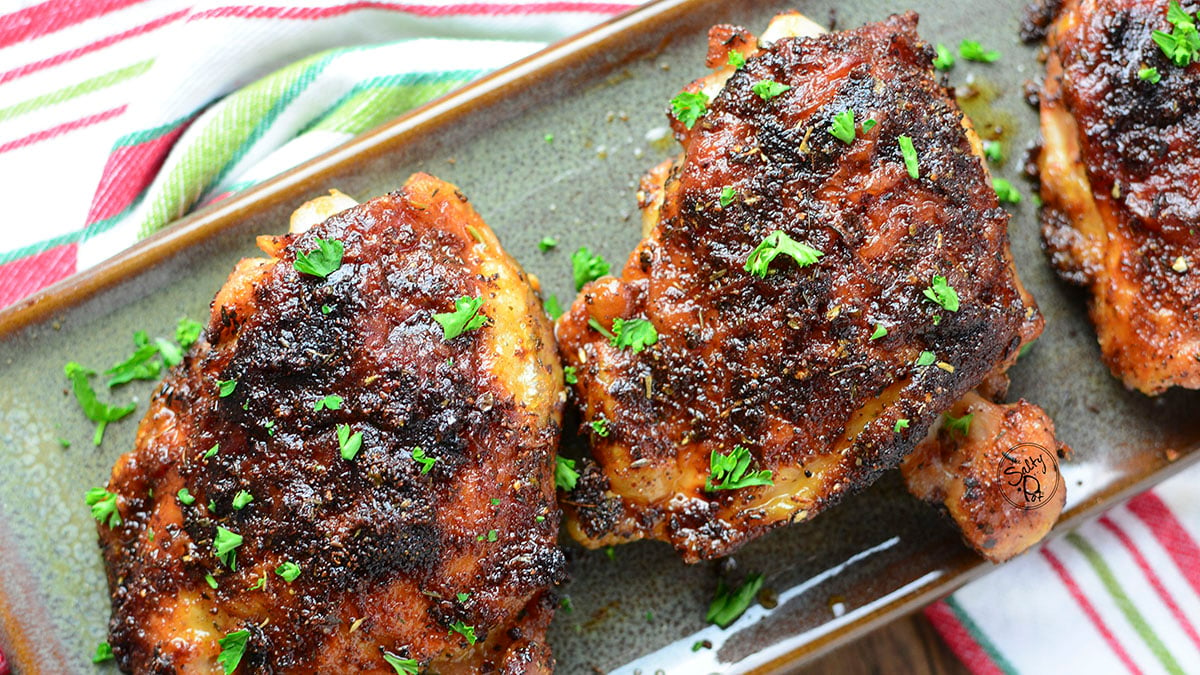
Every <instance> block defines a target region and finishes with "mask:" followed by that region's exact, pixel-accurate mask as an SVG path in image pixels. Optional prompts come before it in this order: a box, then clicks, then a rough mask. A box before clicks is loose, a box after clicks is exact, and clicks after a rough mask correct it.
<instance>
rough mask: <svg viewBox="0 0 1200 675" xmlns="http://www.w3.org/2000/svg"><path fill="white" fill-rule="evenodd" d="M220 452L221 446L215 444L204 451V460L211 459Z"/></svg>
mask: <svg viewBox="0 0 1200 675" xmlns="http://www.w3.org/2000/svg"><path fill="white" fill-rule="evenodd" d="M220 451H221V444H220V443H217V444H216V445H214V446H212V447H211V448H209V449H208V450H205V451H204V459H212V458H213V457H214V456H215V455H216V454H217V453H218V452H220Z"/></svg>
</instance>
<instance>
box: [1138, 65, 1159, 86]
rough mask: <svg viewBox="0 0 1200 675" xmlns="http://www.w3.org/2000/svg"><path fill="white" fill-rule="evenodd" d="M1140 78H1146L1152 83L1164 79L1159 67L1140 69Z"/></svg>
mask: <svg viewBox="0 0 1200 675" xmlns="http://www.w3.org/2000/svg"><path fill="white" fill-rule="evenodd" d="M1138 79H1139V80H1145V81H1147V82H1149V83H1150V84H1158V83H1159V81H1160V80H1162V75H1159V74H1158V68H1142V69H1140V70H1138Z"/></svg>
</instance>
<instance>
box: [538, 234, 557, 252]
mask: <svg viewBox="0 0 1200 675" xmlns="http://www.w3.org/2000/svg"><path fill="white" fill-rule="evenodd" d="M555 246H558V240H557V239H555V238H554V237H542V239H541V241H539V242H538V249H539V250H541V252H542V253H545V252H546V251H549V250H550V249H552V248H554V247H555Z"/></svg>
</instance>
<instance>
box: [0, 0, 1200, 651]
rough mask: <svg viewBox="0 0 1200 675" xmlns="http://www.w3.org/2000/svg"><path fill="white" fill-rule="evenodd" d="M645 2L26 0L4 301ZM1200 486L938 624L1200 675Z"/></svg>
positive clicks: (9, 104) (19, 38)
mask: <svg viewBox="0 0 1200 675" xmlns="http://www.w3.org/2000/svg"><path fill="white" fill-rule="evenodd" d="M632 6H634V0H629V1H627V2H584V1H582V0H565V1H546V2H537V1H534V0H487V1H481V2H465V1H461V0H459V1H453V2H436V1H434V0H409V1H407V2H382V1H379V2H366V1H351V0H344V1H343V2H334V3H317V2H273V1H271V0H265V1H263V2H256V3H255V4H253V5H236V4H235V5H226V4H217V3H212V2H206V3H192V2H186V1H183V0H48V1H46V2H41V3H37V4H33V3H29V2H23V3H17V4H16V5H15V6H14V10H10V13H9V14H4V15H0V178H2V179H3V185H4V188H5V191H6V194H8V195H9V199H8V202H7V203H6V204H5V206H6V209H7V213H8V216H7V217H6V218H5V220H4V221H3V222H0V234H2V235H3V237H2V239H0V306H4V305H8V304H10V303H12V302H14V301H16V300H19V299H20V298H22V297H24V296H26V295H28V294H30V293H32V292H33V291H36V290H38V289H39V288H42V287H44V286H46V285H49V284H51V283H53V282H55V281H58V280H60V279H62V278H64V277H66V276H68V275H70V274H73V273H74V272H76V271H78V270H81V269H84V268H86V267H89V266H91V265H94V264H96V263H97V262H99V261H101V260H103V259H105V258H107V257H109V256H111V255H113V254H114V253H117V252H118V251H120V250H122V249H124V248H126V247H128V246H130V245H131V244H133V243H134V242H136V241H138V240H139V239H141V238H144V237H146V236H148V235H149V234H151V233H153V232H155V231H157V230H159V229H161V228H163V227H165V226H166V225H168V224H169V223H170V222H172V221H173V220H174V219H176V218H178V217H179V216H182V215H184V214H185V213H187V212H188V211H190V210H191V209H193V208H195V207H196V206H197V205H200V204H203V203H206V202H208V201H212V200H214V199H218V198H221V197H223V196H226V195H229V194H231V193H236V192H238V191H239V190H244V189H246V188H247V187H249V186H250V185H253V184H255V183H257V182H260V181H262V180H265V179H267V178H269V177H271V176H273V175H276V174H278V173H279V172H281V171H283V170H285V169H288V168H290V167H292V166H295V165H296V164H298V163H300V162H302V161H304V160H306V159H309V158H311V157H313V156H315V155H317V154H319V153H321V152H324V151H325V150H328V149H330V148H332V147H334V146H336V145H338V144H339V143H342V142H343V141H345V140H347V139H349V138H351V137H353V136H354V135H356V134H359V133H361V132H363V131H366V130H368V129H370V128H372V127H375V126H377V125H379V124H380V123H382V122H384V121H386V120H389V119H391V118H393V117H395V116H397V115H399V114H400V113H402V112H404V111H406V110H409V109H411V108H413V107H415V106H417V105H420V104H421V103H424V102H426V101H428V100H430V99H432V98H435V97H437V96H439V95H441V94H444V93H446V92H448V91H450V90H451V89H454V88H455V87H457V86H459V85H461V84H463V83H465V82H467V81H470V80H472V79H474V78H476V77H478V76H480V75H482V74H484V73H487V72H489V71H491V70H493V69H495V68H497V67H500V66H502V65H505V64H507V63H510V62H512V61H514V60H516V59H519V58H521V57H523V56H526V55H528V54H530V53H532V52H534V51H536V50H538V49H541V48H542V47H544V46H546V45H547V44H549V43H550V42H552V41H555V40H558V39H561V38H563V37H566V36H567V35H570V34H571V33H574V32H577V31H579V30H582V29H584V28H586V27H588V26H590V25H593V24H595V23H596V22H598V21H600V20H603V19H605V18H608V17H609V16H611V15H614V14H616V13H618V12H621V11H624V10H626V9H629V8H630V7H632ZM1198 479H1200V469H1195V470H1192V471H1189V472H1186V473H1184V474H1183V475H1181V476H1179V477H1178V478H1175V479H1173V480H1171V481H1169V482H1168V483H1165V484H1164V485H1163V486H1161V487H1160V488H1158V489H1156V490H1154V491H1153V492H1150V493H1147V494H1144V495H1142V496H1139V497H1137V498H1135V499H1133V500H1132V501H1130V502H1129V503H1128V504H1127V505H1125V506H1122V507H1119V508H1117V509H1115V510H1114V511H1112V512H1111V513H1109V514H1108V515H1106V516H1105V517H1103V518H1101V519H1100V520H1099V521H1097V522H1095V523H1091V524H1089V525H1086V526H1084V527H1083V528H1081V529H1080V530H1079V531H1078V532H1076V533H1074V534H1071V535H1067V536H1066V537H1064V538H1062V539H1059V540H1056V541H1054V542H1051V543H1050V544H1049V545H1047V546H1045V547H1043V548H1042V549H1041V550H1040V551H1036V552H1032V553H1029V554H1026V555H1025V556H1023V557H1022V558H1020V559H1018V560H1017V561H1015V562H1013V563H1010V564H1008V565H1006V566H1004V567H1002V568H1000V569H998V570H996V571H995V572H994V573H993V574H991V575H989V576H987V577H985V578H983V579H981V580H979V581H976V582H974V583H973V584H971V585H969V586H968V587H966V588H965V589H963V590H961V591H959V592H958V593H956V594H954V595H953V596H952V597H951V598H949V599H947V600H946V601H944V602H942V603H938V604H936V605H933V606H932V607H930V608H929V609H928V610H927V615H928V616H929V618H930V619H931V620H932V621H933V623H934V625H935V626H936V627H937V628H938V630H939V632H941V634H942V635H943V636H944V637H945V639H946V641H947V642H948V643H949V644H950V646H951V647H952V648H953V649H954V650H955V652H956V653H957V654H958V655H959V656H960V657H961V658H962V659H963V661H964V663H966V664H967V665H968V666H969V667H970V668H971V669H972V670H974V671H975V672H978V673H994V672H1029V673H1039V674H1040V673H1045V672H1087V673H1107V672H1125V671H1129V672H1200V638H1198V637H1197V630H1198V627H1200V548H1198V547H1197V544H1196V541H1197V537H1198V536H1200V497H1197V495H1196V494H1195V492H1194V490H1192V489H1190V486H1191V485H1194V484H1195V483H1196V481H1197V480H1198ZM7 669H8V667H7V665H6V664H5V662H4V658H3V655H2V654H0V675H5V674H6V671H7Z"/></svg>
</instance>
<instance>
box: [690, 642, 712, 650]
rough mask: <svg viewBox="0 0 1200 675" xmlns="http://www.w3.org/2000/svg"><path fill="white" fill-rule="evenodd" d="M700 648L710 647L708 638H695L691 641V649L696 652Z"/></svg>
mask: <svg viewBox="0 0 1200 675" xmlns="http://www.w3.org/2000/svg"><path fill="white" fill-rule="evenodd" d="M701 649H712V643H711V642H709V641H708V640H696V641H695V642H693V643H692V651H694V652H698V651H700V650H701Z"/></svg>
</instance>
